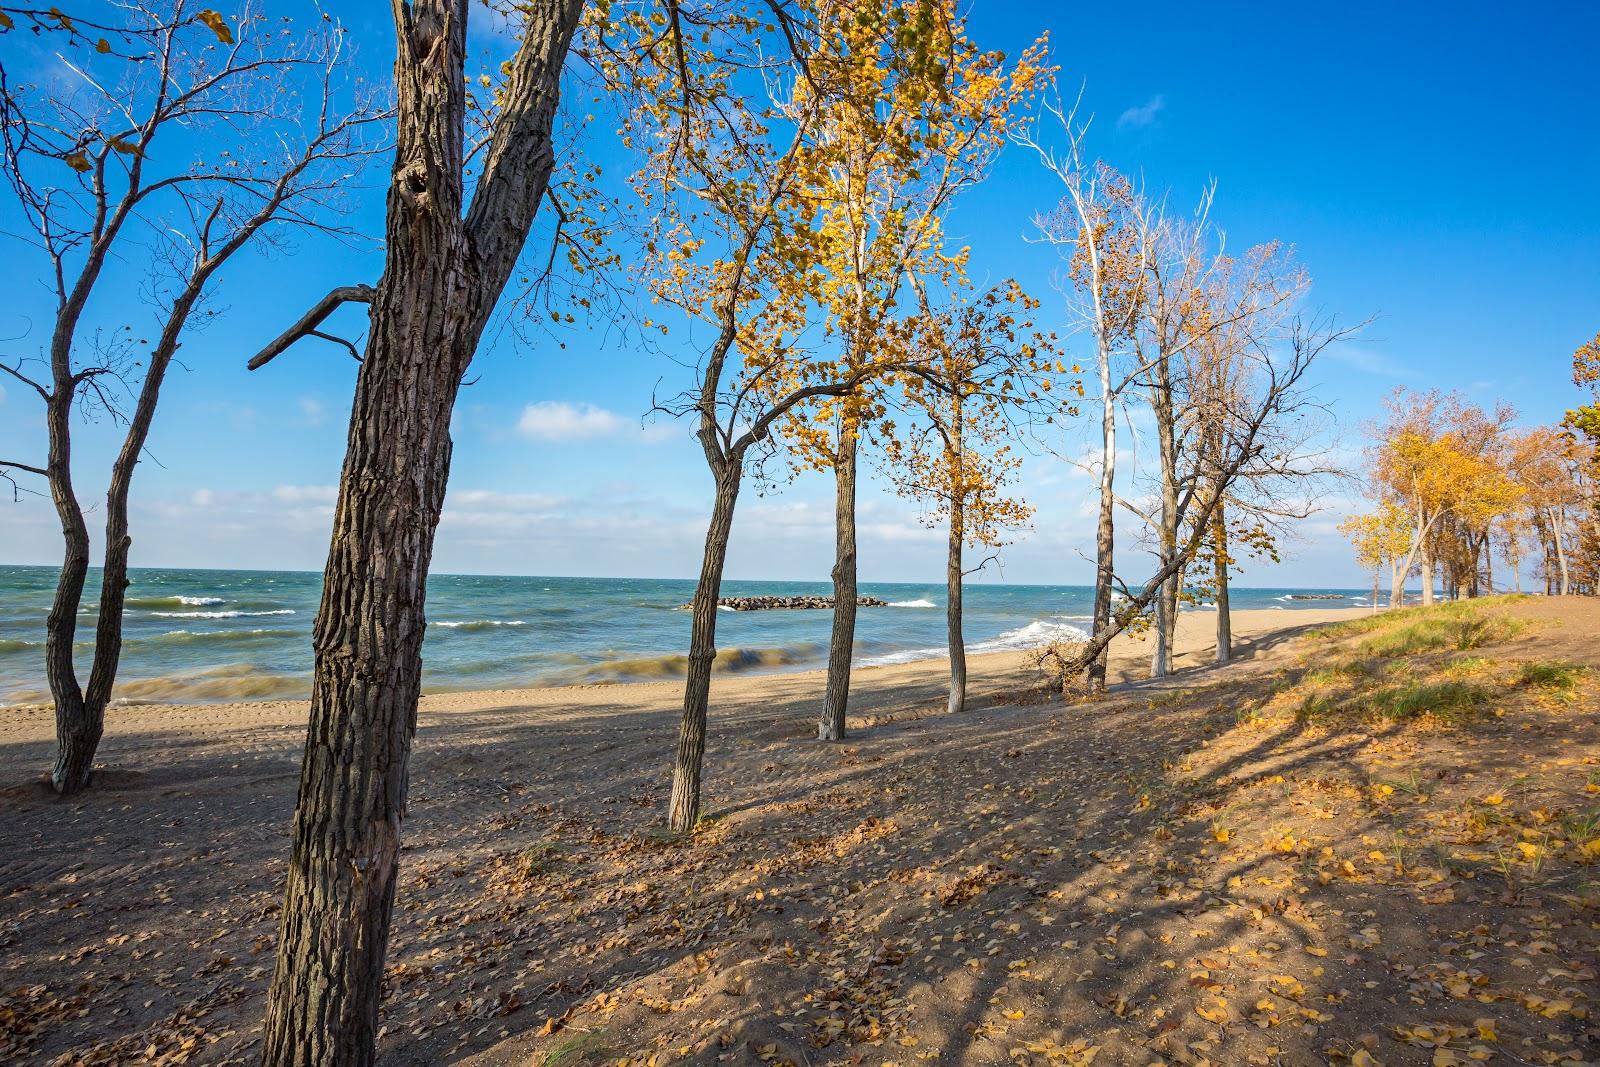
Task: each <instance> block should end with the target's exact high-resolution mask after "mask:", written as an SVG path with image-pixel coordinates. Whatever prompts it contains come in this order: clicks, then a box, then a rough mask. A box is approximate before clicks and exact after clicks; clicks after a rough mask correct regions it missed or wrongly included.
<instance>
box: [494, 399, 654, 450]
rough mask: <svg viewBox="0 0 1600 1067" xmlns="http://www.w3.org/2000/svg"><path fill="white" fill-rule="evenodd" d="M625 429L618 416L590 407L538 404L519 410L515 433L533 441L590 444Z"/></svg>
mask: <svg viewBox="0 0 1600 1067" xmlns="http://www.w3.org/2000/svg"><path fill="white" fill-rule="evenodd" d="M627 425H628V421H627V420H626V419H624V418H623V417H622V416H621V415H618V414H617V413H616V412H614V411H607V410H606V409H605V408H597V407H595V406H594V405H593V404H569V403H567V402H566V401H565V400H541V401H539V402H538V403H536V404H529V405H528V406H527V407H525V408H523V409H522V417H521V418H520V419H518V420H517V433H519V434H521V435H522V436H523V437H526V438H528V439H530V440H533V441H590V440H593V439H595V438H597V437H611V436H613V435H615V434H617V433H619V432H621V431H622V429H623V428H624V427H626V426H627Z"/></svg>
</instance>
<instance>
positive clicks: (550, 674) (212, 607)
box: [0, 567, 1366, 704]
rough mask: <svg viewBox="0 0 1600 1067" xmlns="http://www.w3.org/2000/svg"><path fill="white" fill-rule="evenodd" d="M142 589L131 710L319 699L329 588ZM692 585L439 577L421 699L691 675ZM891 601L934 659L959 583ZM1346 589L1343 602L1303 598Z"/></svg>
mask: <svg viewBox="0 0 1600 1067" xmlns="http://www.w3.org/2000/svg"><path fill="white" fill-rule="evenodd" d="M98 578H99V575H98V572H97V571H96V572H91V576H90V587H89V589H88V590H87V591H86V593H85V596H84V604H85V612H84V614H82V615H81V616H80V619H81V625H80V631H79V638H80V646H79V656H80V660H82V661H84V662H86V661H87V659H88V656H89V654H90V651H91V646H90V645H89V643H88V639H89V638H91V637H92V636H93V626H94V619H93V615H92V607H93V605H94V603H95V599H96V597H97V596H98V588H97V586H96V584H95V583H96V582H98ZM132 578H133V583H132V585H131V586H130V588H129V590H128V609H127V617H126V624H125V643H124V645H123V654H122V668H121V670H120V671H119V675H118V687H117V696H118V697H119V698H121V699H125V700H155V701H177V702H191V701H219V700H250V699H270V698H279V697H304V696H307V695H309V693H310V674H309V671H310V668H311V623H312V620H313V619H314V618H315V616H316V610H317V599H318V595H319V591H320V588H321V584H322V583H321V575H320V574H315V573H303V572H292V571H219V570H136V571H134V572H133V576H132ZM54 582H55V570H54V569H53V568H49V567H0V704H8V703H29V702H39V701H44V700H45V699H47V695H46V691H45V682H44V665H43V654H44V619H45V616H46V614H47V613H48V611H49V606H50V598H51V595H52V592H53V589H54ZM693 591H694V583H693V582H692V581H687V580H679V579H648V578H631V579H618V578H516V577H484V576H472V575H452V574H436V575H433V576H432V577H430V578H429V580H428V633H427V638H426V640H425V642H424V645H423V668H424V669H423V689H424V691H426V692H440V691H444V690H460V689H499V688H518V687H524V686H546V685H567V684H574V683H580V682H608V681H609V682H621V681H636V680H640V679H647V678H670V677H675V676H679V675H681V674H682V656H683V654H684V652H685V651H686V650H687V647H688V642H689V614H688V612H686V611H680V610H678V608H679V607H680V605H682V604H684V603H685V602H686V601H687V600H688V599H689V597H690V595H691V594H692V593H693ZM829 591H830V590H829V587H828V585H827V583H824V582H733V581H730V582H727V583H724V586H723V595H724V596H756V595H763V594H775V595H792V594H801V593H820V594H826V593H828V592H829ZM861 592H862V593H863V594H864V595H867V596H875V597H879V598H881V599H883V600H887V601H890V602H891V603H892V604H893V605H894V606H893V607H887V608H863V609H862V610H861V612H860V613H859V623H858V632H857V640H856V650H855V651H856V658H857V661H858V662H861V663H884V662H905V661H909V660H915V659H932V658H937V657H938V656H940V655H942V653H943V645H944V641H945V632H944V628H945V620H944V600H945V597H944V586H943V585H942V584H936V585H911V584H898V583H896V584H888V583H872V582H868V583H864V584H863V585H862V587H861ZM1306 592H1337V593H1342V594H1345V596H1346V597H1347V599H1346V600H1344V601H1342V602H1341V601H1332V602H1329V601H1316V600H1310V601H1297V600H1293V599H1290V597H1291V595H1292V594H1295V593H1306ZM1365 597H1366V594H1365V593H1363V592H1361V591H1359V590H1290V589H1239V590H1235V591H1234V594H1233V603H1234V606H1235V607H1237V608H1252V607H1275V608H1284V609H1286V610H1293V609H1294V608H1296V607H1328V606H1337V605H1338V604H1340V603H1347V604H1348V603H1357V602H1360V603H1364V602H1365ZM1089 605H1090V590H1089V589H1088V587H1086V586H1039V585H989V584H985V585H974V586H969V587H968V588H967V591H966V622H965V630H966V637H967V642H968V648H969V650H970V651H974V652H984V651H994V650H999V649H1008V648H1027V647H1034V646H1038V645H1042V644H1044V643H1046V642H1048V641H1049V640H1051V639H1052V638H1058V637H1070V636H1073V635H1076V634H1079V633H1081V630H1082V628H1083V627H1084V626H1085V623H1086V621H1087V618H1088V611H1089ZM831 618H832V616H831V614H830V613H829V612H827V611H761V612H734V611H724V612H723V613H722V615H721V616H720V617H719V620H718V626H717V647H718V648H719V649H720V650H721V651H722V661H723V663H722V666H723V668H724V669H728V670H750V671H759V670H767V671H771V670H800V669H805V668H809V667H815V666H819V665H820V664H822V663H823V662H824V658H825V655H826V649H827V641H828V629H829V624H830V621H831Z"/></svg>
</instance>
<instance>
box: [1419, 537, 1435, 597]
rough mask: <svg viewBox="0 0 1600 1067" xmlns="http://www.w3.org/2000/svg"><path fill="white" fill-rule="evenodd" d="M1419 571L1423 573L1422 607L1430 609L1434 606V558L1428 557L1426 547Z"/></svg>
mask: <svg viewBox="0 0 1600 1067" xmlns="http://www.w3.org/2000/svg"><path fill="white" fill-rule="evenodd" d="M1418 570H1420V571H1421V572H1422V606H1423V607H1429V606H1431V605H1432V604H1433V557H1432V556H1430V555H1428V550H1427V548H1426V547H1424V548H1423V550H1422V560H1421V563H1420V564H1419V566H1418Z"/></svg>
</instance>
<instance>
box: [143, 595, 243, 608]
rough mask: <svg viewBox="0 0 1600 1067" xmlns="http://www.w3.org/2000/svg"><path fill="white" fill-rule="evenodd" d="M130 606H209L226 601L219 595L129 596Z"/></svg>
mask: <svg viewBox="0 0 1600 1067" xmlns="http://www.w3.org/2000/svg"><path fill="white" fill-rule="evenodd" d="M126 603H127V606H128V607H130V608H210V607H215V606H216V605H218V604H225V603H227V601H225V600H223V599H222V598H221V597H219V596H131V597H129V598H128V599H127V601H126Z"/></svg>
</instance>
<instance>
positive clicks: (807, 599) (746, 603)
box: [679, 596, 889, 611]
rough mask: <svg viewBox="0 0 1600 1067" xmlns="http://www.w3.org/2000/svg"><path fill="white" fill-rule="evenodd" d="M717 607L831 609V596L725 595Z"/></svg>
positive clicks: (883, 603)
mask: <svg viewBox="0 0 1600 1067" xmlns="http://www.w3.org/2000/svg"><path fill="white" fill-rule="evenodd" d="M856 605H857V606H858V607H863V608H886V607H888V606H889V602H888V601H887V600H879V599H878V598H877V597H873V596H858V597H856ZM693 606H694V605H693V604H684V605H683V606H682V607H681V608H680V609H679V610H687V609H688V608H691V607H693ZM717 606H718V607H723V608H732V609H733V610H734V611H832V610H833V597H831V596H725V597H723V598H722V599H721V600H719V601H717Z"/></svg>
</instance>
